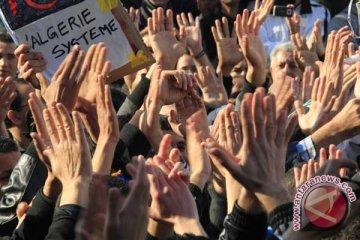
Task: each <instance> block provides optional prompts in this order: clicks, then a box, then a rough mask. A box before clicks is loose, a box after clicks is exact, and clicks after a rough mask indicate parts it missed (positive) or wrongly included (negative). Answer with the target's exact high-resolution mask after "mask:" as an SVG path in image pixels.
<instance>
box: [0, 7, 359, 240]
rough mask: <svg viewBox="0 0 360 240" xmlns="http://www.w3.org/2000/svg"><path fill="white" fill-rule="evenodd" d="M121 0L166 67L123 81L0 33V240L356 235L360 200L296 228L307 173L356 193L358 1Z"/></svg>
mask: <svg viewBox="0 0 360 240" xmlns="http://www.w3.org/2000/svg"><path fill="white" fill-rule="evenodd" d="M122 2H123V5H124V7H125V8H127V9H128V12H129V15H130V18H131V20H132V21H133V24H134V25H135V27H136V28H137V29H138V30H139V33H140V35H141V37H142V38H143V40H144V43H145V44H146V45H147V47H148V48H149V49H150V51H151V53H152V54H153V56H154V59H155V60H156V63H154V64H153V65H151V66H150V67H148V68H147V69H143V70H141V71H138V72H135V73H132V74H130V75H127V76H125V77H123V78H122V79H119V80H118V81H115V82H112V83H108V81H107V76H108V75H109V71H110V69H111V61H109V60H108V59H107V53H108V52H109V51H111V49H108V48H107V46H106V45H105V44H104V43H101V42H99V43H97V44H95V45H92V46H91V47H90V48H89V49H87V50H86V51H85V50H84V49H81V47H80V46H75V47H73V49H72V50H71V51H70V53H69V54H68V55H67V56H66V58H65V60H64V61H63V62H62V64H61V65H60V66H59V68H58V70H57V71H56V73H55V74H54V75H53V76H52V78H51V79H46V77H45V76H44V75H43V72H44V70H45V69H46V68H47V64H48V62H47V59H44V57H43V54H42V53H40V52H35V51H33V50H32V49H31V47H30V46H29V45H27V44H21V45H19V46H17V45H15V43H14V42H13V40H12V38H11V37H10V35H9V34H8V33H7V32H6V30H3V32H1V33H0V124H1V125H0V187H1V191H0V197H1V201H0V239H12V240H18V239H31V240H40V239H57V240H58V239H66V240H69V239H86V240H100V239H109V240H110V239H124V240H135V239H136V240H142V239H148V240H150V239H221V240H225V239H226V240H235V239H239V240H240V239H244V240H253V239H254V240H256V239H259V240H262V239H269V240H270V239H285V240H287V239H344V240H345V239H354V240H355V239H360V217H359V213H360V201H359V200H355V201H351V202H349V203H348V204H347V210H348V213H347V214H346V216H345V217H344V218H343V219H341V221H340V222H337V223H336V224H333V225H331V226H332V227H324V226H319V225H317V226H314V224H312V223H313V222H314V219H310V220H309V219H308V220H309V221H307V222H306V223H304V221H302V229H303V231H295V230H294V224H295V213H294V202H296V201H294V199H296V198H295V195H296V193H297V189H299V188H301V186H302V184H303V183H304V182H306V181H307V180H309V179H311V178H313V177H315V176H321V175H330V176H335V177H339V178H340V179H341V181H343V182H345V183H347V186H349V187H351V188H352V190H353V192H354V194H355V196H356V198H359V197H360V175H359V173H358V172H357V169H358V163H359V161H360V137H359V136H360V135H359V134H360V62H356V59H358V58H357V56H358V55H360V52H359V51H358V42H357V40H358V37H357V36H358V35H359V32H358V30H359V26H358V25H359V24H358V18H357V12H356V10H357V8H356V6H355V4H356V3H357V2H358V1H356V0H355V1H353V3H352V4H350V5H349V6H348V5H347V4H348V3H349V1H346V0H344V1H326V0H323V1H320V0H319V1H315V0H282V1H278V0H263V1H259V0H256V1H251V0H123V1H122ZM279 4H282V5H283V6H286V7H288V8H292V9H293V10H294V13H293V14H292V16H288V17H286V16H273V14H272V11H273V6H274V5H279ZM349 8H350V9H349ZM348 13H349V14H350V15H351V16H352V18H351V19H350V25H349V23H348V18H347V15H348ZM354 59H355V60H354ZM328 200H329V201H330V203H326V202H321V204H320V205H319V206H318V207H319V208H320V209H322V211H323V212H322V213H326V212H328V213H329V214H330V212H331V211H333V203H331V201H332V200H330V199H328ZM334 211H336V209H335V210H334ZM331 213H333V212H331ZM322 216H323V215H321V214H319V216H318V217H319V218H321V217H322ZM301 217H302V218H303V220H304V219H305V215H304V214H301ZM324 219H326V218H324ZM304 229H305V230H304Z"/></svg>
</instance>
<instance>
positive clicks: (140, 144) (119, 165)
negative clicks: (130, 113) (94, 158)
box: [112, 124, 151, 176]
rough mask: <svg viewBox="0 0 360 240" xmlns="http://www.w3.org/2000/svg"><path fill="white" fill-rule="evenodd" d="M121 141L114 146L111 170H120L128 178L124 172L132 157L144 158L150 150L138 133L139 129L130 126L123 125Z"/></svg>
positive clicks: (145, 140) (146, 141) (147, 143)
mask: <svg viewBox="0 0 360 240" xmlns="http://www.w3.org/2000/svg"><path fill="white" fill-rule="evenodd" d="M120 136H121V139H120V141H119V143H118V145H117V146H116V149H115V155H114V160H113V163H112V168H113V169H114V170H119V169H120V170H121V171H122V173H124V174H125V175H126V176H129V174H128V173H127V170H126V164H128V163H129V162H130V160H131V158H132V157H133V156H137V155H143V156H146V155H147V154H148V153H149V152H150V150H151V144H150V143H149V141H148V140H147V138H146V137H145V135H144V134H143V133H142V132H141V131H140V129H139V128H137V127H136V126H134V125H132V124H125V125H124V127H123V128H122V129H121V132H120Z"/></svg>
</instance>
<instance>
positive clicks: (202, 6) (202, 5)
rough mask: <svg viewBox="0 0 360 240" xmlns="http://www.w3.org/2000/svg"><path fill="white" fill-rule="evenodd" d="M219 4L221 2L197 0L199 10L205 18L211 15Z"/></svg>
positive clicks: (216, 0) (217, 0)
mask: <svg viewBox="0 0 360 240" xmlns="http://www.w3.org/2000/svg"><path fill="white" fill-rule="evenodd" d="M218 4H219V0H197V6H198V9H199V11H200V12H201V14H202V15H203V16H208V15H211V14H212V13H213V12H214V11H215V8H216V7H217V5H218Z"/></svg>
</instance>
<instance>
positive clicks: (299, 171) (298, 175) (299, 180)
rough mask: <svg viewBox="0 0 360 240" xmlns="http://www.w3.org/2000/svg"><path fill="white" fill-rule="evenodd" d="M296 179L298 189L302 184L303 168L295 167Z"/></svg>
mask: <svg viewBox="0 0 360 240" xmlns="http://www.w3.org/2000/svg"><path fill="white" fill-rule="evenodd" d="M294 179H295V186H296V187H298V186H299V185H300V184H301V168H300V167H294Z"/></svg>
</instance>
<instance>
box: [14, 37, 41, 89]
mask: <svg viewBox="0 0 360 240" xmlns="http://www.w3.org/2000/svg"><path fill="white" fill-rule="evenodd" d="M30 49H31V47H30V46H29V45H27V44H21V45H19V46H18V47H17V48H16V49H15V52H14V53H15V56H16V57H17V58H18V66H17V68H18V70H19V76H20V77H21V78H23V79H25V80H26V81H27V82H29V83H30V84H31V85H32V86H33V88H35V89H40V88H41V85H42V84H44V83H41V82H39V79H37V77H36V74H37V73H41V72H43V71H45V69H46V65H47V61H46V59H45V58H44V57H43V55H42V53H40V52H30Z"/></svg>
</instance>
